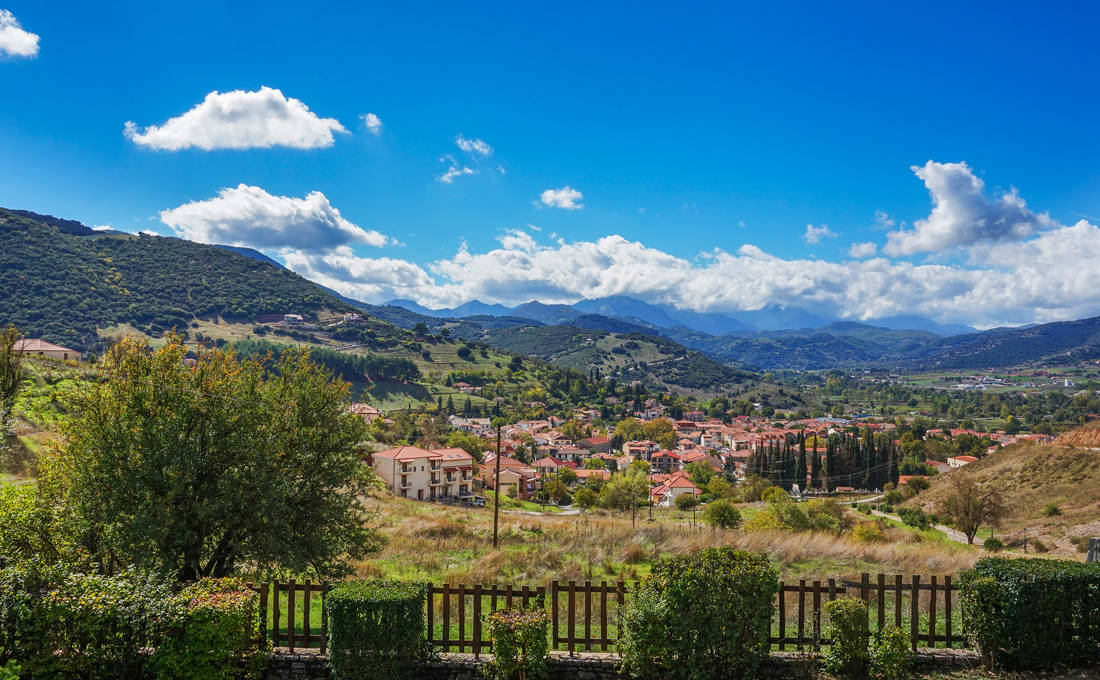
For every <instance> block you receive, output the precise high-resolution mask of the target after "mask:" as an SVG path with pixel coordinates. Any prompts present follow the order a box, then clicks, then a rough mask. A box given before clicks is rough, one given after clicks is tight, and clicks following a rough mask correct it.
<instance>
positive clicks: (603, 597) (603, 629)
mask: <svg viewBox="0 0 1100 680" xmlns="http://www.w3.org/2000/svg"><path fill="white" fill-rule="evenodd" d="M600 651H603V652H606V651H607V581H600Z"/></svg>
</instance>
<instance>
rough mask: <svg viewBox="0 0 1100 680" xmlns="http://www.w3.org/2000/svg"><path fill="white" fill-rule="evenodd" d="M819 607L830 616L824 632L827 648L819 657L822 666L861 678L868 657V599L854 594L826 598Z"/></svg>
mask: <svg viewBox="0 0 1100 680" xmlns="http://www.w3.org/2000/svg"><path fill="white" fill-rule="evenodd" d="M821 609H822V611H824V612H825V615H826V616H827V617H828V619H829V626H828V628H827V629H826V632H825V634H826V635H827V636H828V637H829V651H828V652H826V654H825V657H824V658H823V660H822V664H823V665H824V667H825V670H827V671H829V672H830V673H833V674H835V675H840V676H843V677H846V678H862V677H864V676H865V675H866V674H867V665H868V663H869V661H870V656H869V652H868V630H867V603H866V602H864V601H863V600H861V599H859V598H855V597H844V598H841V599H839V600H831V601H829V602H826V603H825V604H824V605H823V606H822V607H821Z"/></svg>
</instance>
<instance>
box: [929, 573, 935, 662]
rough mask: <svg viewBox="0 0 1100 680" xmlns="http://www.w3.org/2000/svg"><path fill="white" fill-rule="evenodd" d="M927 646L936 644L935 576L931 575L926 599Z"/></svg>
mask: <svg viewBox="0 0 1100 680" xmlns="http://www.w3.org/2000/svg"><path fill="white" fill-rule="evenodd" d="M928 646H929V647H935V646H936V576H935V574H933V575H932V592H931V593H929V600H928Z"/></svg>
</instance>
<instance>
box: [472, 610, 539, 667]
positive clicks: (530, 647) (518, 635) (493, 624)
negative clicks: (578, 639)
mask: <svg viewBox="0 0 1100 680" xmlns="http://www.w3.org/2000/svg"><path fill="white" fill-rule="evenodd" d="M488 628H489V637H490V639H491V640H492V641H493V661H492V662H490V663H489V664H488V666H487V667H486V672H487V673H486V674H487V675H488V676H489V677H490V678H492V679H493V680H535V679H536V678H542V677H544V676H545V675H546V662H547V660H548V659H549V658H550V637H549V633H550V617H549V616H548V615H547V613H546V611H545V610H544V609H531V610H527V611H525V610H520V609H509V610H503V611H498V612H494V613H493V614H491V615H489V621H488Z"/></svg>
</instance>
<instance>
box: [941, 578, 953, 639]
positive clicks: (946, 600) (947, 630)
mask: <svg viewBox="0 0 1100 680" xmlns="http://www.w3.org/2000/svg"><path fill="white" fill-rule="evenodd" d="M943 617H944V624H943V625H944V634H945V637H946V638H947V640H946V641H945V642H946V643H947V645H946V646H947V648H948V649H950V648H951V646H952V643H953V642H954V639H953V638H952V637H951V576H950V575H947V576H944V577H943Z"/></svg>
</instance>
